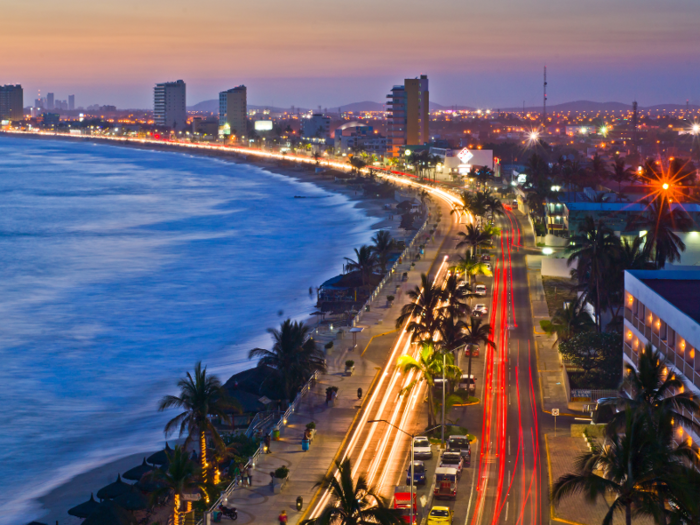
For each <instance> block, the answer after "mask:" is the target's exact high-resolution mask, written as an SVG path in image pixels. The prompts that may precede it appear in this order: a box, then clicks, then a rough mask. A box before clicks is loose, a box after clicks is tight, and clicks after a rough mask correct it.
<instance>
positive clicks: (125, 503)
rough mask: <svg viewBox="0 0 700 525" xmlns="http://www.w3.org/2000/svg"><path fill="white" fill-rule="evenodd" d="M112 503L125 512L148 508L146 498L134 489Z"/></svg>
mask: <svg viewBox="0 0 700 525" xmlns="http://www.w3.org/2000/svg"><path fill="white" fill-rule="evenodd" d="M112 501H114V503H116V504H117V505H119V506H120V507H122V508H125V509H126V510H145V509H147V508H148V498H146V496H144V495H143V494H141V493H140V492H139V491H138V490H136V489H131V490H130V491H129V492H125V493H124V494H122V495H121V496H117V497H116V498H114V499H113V500H112Z"/></svg>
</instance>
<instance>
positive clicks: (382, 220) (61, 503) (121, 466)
mask: <svg viewBox="0 0 700 525" xmlns="http://www.w3.org/2000/svg"><path fill="white" fill-rule="evenodd" d="M0 136H8V137H21V138H26V139H38V140H66V141H72V142H78V141H79V140H82V141H83V142H91V143H93V144H102V145H106V146H109V145H112V146H122V147H130V148H135V149H142V150H149V151H164V152H170V153H179V154H188V155H192V156H195V155H196V156H201V157H210V158H215V159H220V160H223V161H225V162H232V163H235V164H244V165H250V166H252V167H254V168H260V169H263V170H265V171H267V172H269V173H272V174H275V175H279V176H284V177H289V178H291V179H294V180H297V181H299V182H302V183H309V184H313V185H314V186H316V187H318V188H321V189H322V190H324V191H328V192H331V193H333V194H341V195H344V196H345V197H347V199H348V201H349V203H352V205H353V208H355V209H359V210H362V213H363V214H364V215H365V216H367V217H368V218H370V219H371V220H372V221H373V222H372V224H371V225H370V226H369V232H374V231H377V230H379V229H385V230H388V231H390V233H391V234H392V237H394V238H397V239H410V238H412V237H413V236H414V235H415V233H416V232H415V231H411V232H405V231H403V230H399V228H398V225H399V224H400V218H399V216H398V215H397V216H395V217H394V219H393V220H392V219H390V218H389V215H390V214H392V213H395V212H392V211H390V210H386V209H385V208H384V205H385V204H387V203H388V202H394V203H395V200H394V199H376V198H371V197H366V196H365V195H364V194H363V193H362V192H361V191H359V190H356V189H355V188H354V187H348V186H347V185H346V184H344V183H341V182H337V181H335V176H334V171H335V172H339V171H340V170H334V169H333V168H329V169H328V170H327V171H326V172H324V173H316V172H315V167H316V166H315V164H303V163H301V162H297V161H294V160H292V159H289V160H275V159H265V158H258V157H253V156H251V157H248V158H245V157H243V158H241V157H242V156H241V155H240V154H239V153H235V152H228V151H225V150H223V151H219V150H206V149H198V148H188V147H185V146H179V145H170V144H168V145H163V146H161V147H158V145H155V144H150V143H147V144H142V143H137V142H118V141H114V142H112V141H109V140H104V139H103V140H100V139H95V138H88V139H86V138H83V137H69V136H65V137H61V136H60V135H59V136H45V135H39V134H37V135H33V134H32V135H29V134H8V133H3V134H2V135H0ZM404 191H405V190H404ZM320 253H322V251H321V252H320ZM348 255H351V253H349V254H348ZM337 271H338V273H340V272H341V269H340V268H338V269H337ZM316 285H317V286H320V285H321V283H320V282H319V283H316ZM310 319H312V318H310V317H308V318H306V319H305V322H309V320H310ZM224 379H227V378H224ZM223 382H225V380H224V381H223ZM173 437H174V436H173ZM170 441H172V442H175V441H176V439H172V440H170ZM153 452H154V451H149V452H144V453H138V454H130V455H128V456H124V457H119V458H118V459H113V460H110V461H107V462H106V463H104V464H103V465H100V466H98V467H95V468H91V469H89V470H87V471H84V472H81V473H80V474H77V475H75V476H73V477H72V478H71V479H69V480H68V481H65V482H63V483H61V484H60V485H58V486H56V487H55V488H53V489H51V490H49V491H48V492H47V493H45V494H43V495H41V496H39V497H36V498H34V499H32V500H29V503H30V505H32V507H31V508H30V511H29V513H28V515H29V516H33V517H36V516H40V517H39V519H40V520H44V521H47V520H48V523H51V524H53V523H55V522H58V523H60V524H61V525H64V524H67V525H73V524H76V525H77V524H79V523H81V521H82V520H79V519H78V518H74V517H71V516H69V515H68V514H67V512H66V511H67V510H68V509H69V508H71V507H73V506H75V505H77V504H79V503H82V502H83V501H86V500H87V499H88V498H89V495H90V493H91V492H93V493H94V492H96V491H97V490H99V489H100V488H101V487H102V486H104V485H106V484H108V483H111V482H113V481H114V479H115V478H116V475H117V473H121V472H124V471H126V470H128V469H130V468H132V467H134V466H136V465H138V464H140V463H141V460H142V459H143V456H146V457H147V456H149V455H150V454H151V453H153ZM36 504H38V506H39V508H37V505H36ZM27 521H28V520H27Z"/></svg>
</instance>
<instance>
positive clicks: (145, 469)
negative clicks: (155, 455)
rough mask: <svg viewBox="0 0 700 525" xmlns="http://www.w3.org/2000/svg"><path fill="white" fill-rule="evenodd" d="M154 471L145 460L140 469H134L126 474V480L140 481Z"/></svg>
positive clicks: (144, 459)
mask: <svg viewBox="0 0 700 525" xmlns="http://www.w3.org/2000/svg"><path fill="white" fill-rule="evenodd" d="M152 470H153V467H152V466H151V465H149V464H148V463H146V458H143V463H141V464H140V465H139V466H138V467H134V468H132V469H131V470H127V471H126V472H124V476H123V477H124V479H130V480H131V481H138V480H140V479H141V478H142V477H143V475H144V474H148V473H149V472H151V471H152Z"/></svg>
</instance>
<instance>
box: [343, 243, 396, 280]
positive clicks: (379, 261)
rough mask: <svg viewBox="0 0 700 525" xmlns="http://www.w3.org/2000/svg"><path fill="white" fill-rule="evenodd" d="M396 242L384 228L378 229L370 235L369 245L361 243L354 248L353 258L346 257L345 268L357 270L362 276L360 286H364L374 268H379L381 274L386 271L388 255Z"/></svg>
mask: <svg viewBox="0 0 700 525" xmlns="http://www.w3.org/2000/svg"><path fill="white" fill-rule="evenodd" d="M395 247H396V242H395V241H394V239H392V238H391V234H390V233H389V232H388V231H386V230H379V231H378V232H377V233H376V234H375V235H374V237H372V244H371V245H363V246H361V247H360V248H355V258H354V259H351V258H349V257H346V258H345V260H346V261H347V265H346V268H347V269H348V270H349V271H359V272H360V276H361V277H362V286H366V285H367V284H368V281H369V280H370V278H371V276H372V274H373V273H374V272H375V270H377V269H378V270H380V271H381V273H382V275H384V274H385V273H386V268H387V266H388V264H389V257H390V256H391V253H392V252H393V251H394V250H395Z"/></svg>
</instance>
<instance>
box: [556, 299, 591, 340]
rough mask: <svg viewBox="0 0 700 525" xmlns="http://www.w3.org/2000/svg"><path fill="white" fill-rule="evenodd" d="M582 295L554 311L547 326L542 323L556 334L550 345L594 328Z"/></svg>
mask: <svg viewBox="0 0 700 525" xmlns="http://www.w3.org/2000/svg"><path fill="white" fill-rule="evenodd" d="M584 297H585V296H584V295H581V296H580V297H579V298H578V299H576V300H575V301H571V302H569V303H568V304H567V305H566V306H564V307H562V308H559V309H558V310H557V311H556V312H554V316H552V320H551V322H550V323H549V327H548V328H547V326H546V325H543V328H545V330H546V331H548V332H550V333H555V334H556V335H557V338H556V340H555V341H554V344H553V345H552V346H555V345H557V344H559V343H563V342H565V341H568V340H569V339H571V338H572V337H573V336H574V335H576V334H580V333H582V332H591V331H593V330H595V321H594V320H593V318H592V317H591V314H589V313H588V312H587V311H586V310H585V306H586V302H585V301H584ZM543 323H544V321H543Z"/></svg>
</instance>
